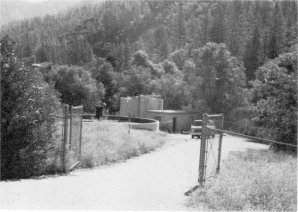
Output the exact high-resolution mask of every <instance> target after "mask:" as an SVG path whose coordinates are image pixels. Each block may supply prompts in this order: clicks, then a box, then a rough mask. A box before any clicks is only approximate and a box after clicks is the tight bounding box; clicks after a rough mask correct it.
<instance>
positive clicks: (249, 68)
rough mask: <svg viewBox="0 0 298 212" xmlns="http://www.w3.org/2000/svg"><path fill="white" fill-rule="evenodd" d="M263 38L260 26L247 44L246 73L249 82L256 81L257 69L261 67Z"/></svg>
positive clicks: (256, 26) (256, 27)
mask: <svg viewBox="0 0 298 212" xmlns="http://www.w3.org/2000/svg"><path fill="white" fill-rule="evenodd" d="M260 54H261V36H260V31H259V27H258V25H255V29H254V32H253V35H252V38H251V40H250V41H249V42H248V43H247V46H246V54H245V56H244V65H245V68H246V70H245V73H246V78H247V80H248V81H250V80H254V79H255V72H256V69H257V68H258V67H259V65H260V57H261V55H260Z"/></svg>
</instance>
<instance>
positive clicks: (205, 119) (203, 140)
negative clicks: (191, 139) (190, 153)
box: [198, 113, 208, 186]
mask: <svg viewBox="0 0 298 212" xmlns="http://www.w3.org/2000/svg"><path fill="white" fill-rule="evenodd" d="M207 123H208V115H207V113H204V114H203V125H202V135H201V147H200V163H199V179H198V182H199V184H200V186H203V185H204V182H205V179H204V178H205V171H206V164H205V157H206V140H207V139H206V134H207V131H208V129H207Z"/></svg>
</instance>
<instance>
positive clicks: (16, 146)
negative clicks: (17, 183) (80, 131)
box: [1, 36, 59, 179]
mask: <svg viewBox="0 0 298 212" xmlns="http://www.w3.org/2000/svg"><path fill="white" fill-rule="evenodd" d="M13 44H14V42H13V41H12V40H11V39H10V38H9V37H8V36H5V37H3V38H2V39H1V96H2V101H1V132H2V134H1V136H2V138H1V139H2V142H1V161H2V163H1V166H2V167H1V169H2V170H4V172H1V174H2V176H1V177H3V178H4V179H8V178H20V177H29V176H32V175H37V174H41V173H43V172H44V171H45V165H46V159H47V154H48V153H49V152H50V151H51V149H52V147H53V139H52V132H53V130H54V127H53V124H54V117H53V114H54V112H55V111H57V108H58V105H59V104H58V99H57V98H56V93H55V92H54V91H53V89H52V88H51V87H50V86H49V85H48V84H47V83H45V82H44V81H43V79H42V75H41V74H40V72H38V71H37V70H34V69H32V68H29V67H26V66H24V65H22V64H20V63H19V62H18V60H17V58H16V57H15V56H14V51H13Z"/></svg>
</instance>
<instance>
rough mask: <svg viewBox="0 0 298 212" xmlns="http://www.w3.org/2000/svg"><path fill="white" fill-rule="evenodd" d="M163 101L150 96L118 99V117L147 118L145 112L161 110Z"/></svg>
mask: <svg viewBox="0 0 298 212" xmlns="http://www.w3.org/2000/svg"><path fill="white" fill-rule="evenodd" d="M162 109H163V100H162V99H158V98H154V97H151V96H144V95H140V96H134V97H121V98H120V112H119V115H120V116H129V115H130V114H131V116H132V117H144V118H146V117H147V112H146V111H147V110H162Z"/></svg>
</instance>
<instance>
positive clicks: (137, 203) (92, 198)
mask: <svg viewBox="0 0 298 212" xmlns="http://www.w3.org/2000/svg"><path fill="white" fill-rule="evenodd" d="M171 136H179V137H181V139H179V140H180V141H179V142H176V143H170V144H169V145H166V146H165V147H163V148H161V149H159V150H157V151H155V152H153V153H150V154H146V155H143V156H140V157H138V158H134V159H131V160H128V161H126V162H122V163H117V164H114V165H110V166H105V167H98V168H94V169H91V170H90V169H86V170H77V171H74V172H72V173H70V174H69V175H67V176H59V177H53V176H50V177H47V178H45V179H41V180H33V179H30V180H20V181H15V182H0V209H51V210H53V209H60V210H66V209H78V210H83V209H93V210H98V209H100V210H117V209H121V210H187V209H188V208H186V206H185V202H186V197H185V196H184V192H185V191H187V190H188V189H190V188H191V187H193V186H195V185H196V184H197V176H198V174H197V173H198V161H199V149H200V147H199V144H200V140H197V139H195V140H194V139H190V135H171ZM248 148H251V149H264V148H268V147H267V146H266V145H261V144H255V143H249V142H245V140H244V139H242V138H237V137H232V136H228V135H227V136H225V137H224V140H223V155H222V159H225V158H226V157H227V155H228V153H229V152H230V151H245V150H246V149H248Z"/></svg>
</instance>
